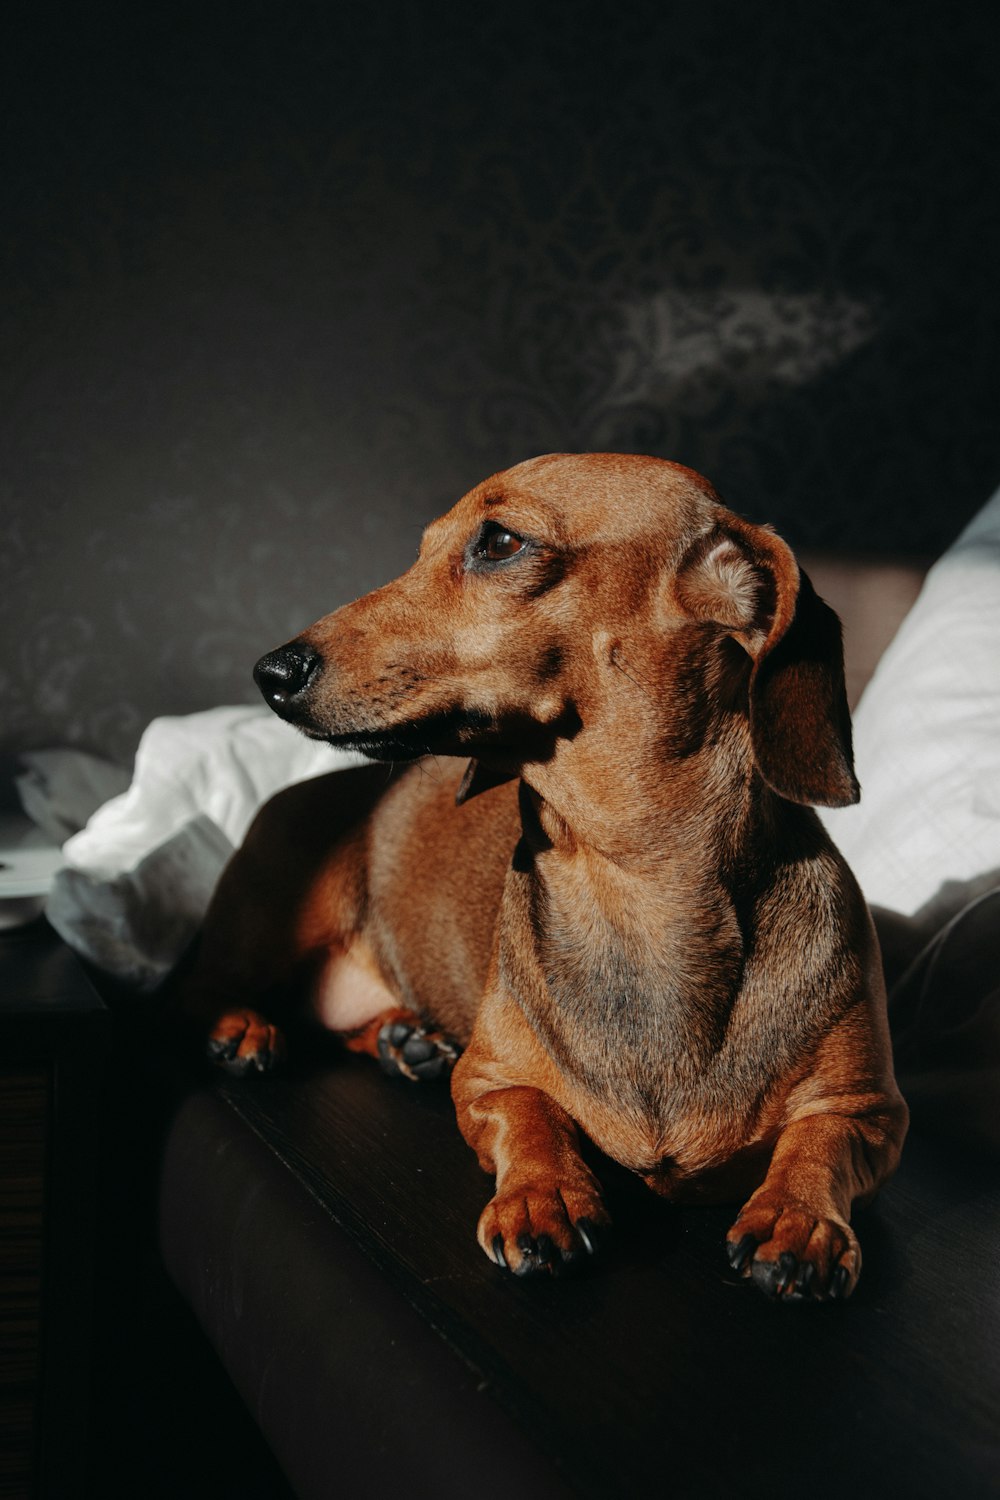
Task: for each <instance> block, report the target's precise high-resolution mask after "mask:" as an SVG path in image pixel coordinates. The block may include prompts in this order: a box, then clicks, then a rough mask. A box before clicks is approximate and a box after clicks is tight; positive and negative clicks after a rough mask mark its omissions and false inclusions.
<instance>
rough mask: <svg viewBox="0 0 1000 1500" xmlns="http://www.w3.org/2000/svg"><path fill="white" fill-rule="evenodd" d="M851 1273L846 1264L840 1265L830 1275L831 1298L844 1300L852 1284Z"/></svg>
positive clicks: (838, 1300) (835, 1300) (836, 1300)
mask: <svg viewBox="0 0 1000 1500" xmlns="http://www.w3.org/2000/svg"><path fill="white" fill-rule="evenodd" d="M850 1280H851V1273H850V1271H849V1270H848V1269H847V1267H846V1266H838V1267H837V1269H836V1270H835V1271H834V1273H833V1275H832V1276H831V1277H830V1298H831V1300H832V1301H834V1302H842V1301H843V1300H844V1298H845V1297H846V1296H847V1288H848V1286H849V1284H850Z"/></svg>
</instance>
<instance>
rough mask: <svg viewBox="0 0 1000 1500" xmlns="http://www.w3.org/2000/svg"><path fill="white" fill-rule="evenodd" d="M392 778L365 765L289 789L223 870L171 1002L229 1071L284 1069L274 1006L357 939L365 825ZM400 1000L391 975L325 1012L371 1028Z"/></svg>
mask: <svg viewBox="0 0 1000 1500" xmlns="http://www.w3.org/2000/svg"><path fill="white" fill-rule="evenodd" d="M385 785H386V772H385V769H384V767H374V766H365V767H358V768H356V769H353V770H346V771H337V772H334V773H333V774H332V775H330V776H321V777H317V778H315V779H314V780H312V781H306V782H300V783H297V784H296V785H294V786H291V787H288V788H286V789H285V790H284V791H283V792H279V793H278V795H277V796H275V797H273V798H272V799H271V801H270V802H268V803H267V804H266V805H265V806H264V807H263V808H262V809H261V811H260V812H259V813H258V815H257V818H256V819H255V821H254V823H253V825H252V826H251V828H250V830H249V832H248V833H247V836H246V839H245V840H244V843H243V845H242V846H241V848H240V849H238V850H237V852H236V853H235V854H234V855H233V858H232V859H231V860H230V862H229V864H228V865H227V867H226V869H225V870H224V871H223V874H222V877H221V879H220V881H219V884H218V887H217V889H216V891H215V894H214V896H213V898H212V903H211V906H210V908H209V911H208V914H207V916H206V919H205V925H204V929H203V932H202V934H201V937H200V940H199V943H198V947H197V951H196V953H195V954H194V957H193V961H192V962H191V963H190V964H189V965H188V966H187V972H186V973H184V974H181V975H179V976H178V980H177V983H176V985H175V986H174V997H173V1002H172V1003H173V1008H174V1010H175V1012H176V1013H177V1014H178V1015H179V1016H181V1017H182V1018H186V1019H187V1021H188V1022H189V1023H193V1024H195V1025H196V1026H197V1027H198V1029H199V1030H200V1031H201V1032H202V1034H203V1035H204V1036H205V1037H206V1041H207V1050H208V1055H209V1056H210V1057H211V1058H212V1060H213V1061H214V1062H216V1063H218V1064H219V1065H220V1066H222V1067H224V1068H225V1069H226V1070H227V1071H228V1072H231V1073H238V1074H243V1073H254V1072H267V1071H268V1070H269V1069H270V1068H271V1067H273V1066H274V1064H275V1062H277V1061H278V1060H279V1059H280V1058H281V1056H282V1055H283V1052H284V1041H283V1038H282V1034H281V1031H280V1029H279V1027H278V1026H277V1025H275V1024H274V1017H273V1016H272V1015H271V1014H270V1013H269V1012H270V1011H271V1009H272V1007H274V1006H277V1008H278V1009H279V1011H281V1010H288V1009H290V1008H291V1006H292V1005H293V1004H295V1003H298V1004H301V1003H302V1002H303V995H304V992H306V991H308V989H309V986H308V984H306V982H305V981H306V979H307V978H308V976H309V974H310V972H312V973H314V972H315V970H316V969H317V968H318V967H322V966H323V965H324V964H326V963H327V962H328V959H329V955H330V954H331V953H333V952H335V951H336V952H342V951H344V950H345V949H347V948H348V947H349V946H350V944H351V943H352V941H353V937H354V934H355V932H356V929H357V925H358V912H359V908H360V904H361V900H362V894H361V892H362V885H363V879H364V875H363V869H364V866H363V861H362V859H361V858H360V856H358V855H356V854H355V844H358V843H360V838H361V835H360V832H357V831H356V830H358V829H359V828H360V825H361V823H362V820H363V819H364V817H365V815H366V813H367V812H368V811H370V809H371V808H372V807H373V806H374V805H375V803H376V802H377V801H378V799H379V797H380V796H381V795H382V793H383V792H384V790H385ZM365 977H366V976H365V973H364V972H362V974H361V978H362V979H364V978H365ZM328 989H329V986H327V990H328ZM392 998H393V997H392V996H391V995H389V993H388V991H387V990H386V988H385V986H384V985H383V984H380V983H379V984H374V983H373V984H372V985H370V986H367V987H365V988H364V989H363V991H362V992H361V993H360V995H359V994H358V986H357V985H355V986H350V985H346V986H344V985H342V986H341V987H340V989H339V991H338V992H337V994H336V996H335V998H334V999H333V1000H332V1001H331V1000H330V999H329V998H328V999H327V1003H326V1007H325V1010H324V1013H323V1015H322V1017H321V1019H322V1020H323V1022H324V1024H325V1025H327V1026H328V1027H330V1028H331V1029H332V1030H348V1029H351V1028H354V1027H360V1026H362V1025H364V1024H366V1023H367V1022H368V1020H369V1019H370V1018H371V1017H372V1016H373V1015H376V1014H377V1013H378V1012H380V1011H383V1010H385V1009H386V1008H387V1006H389V1005H391V1004H392ZM279 1019H280V1015H279Z"/></svg>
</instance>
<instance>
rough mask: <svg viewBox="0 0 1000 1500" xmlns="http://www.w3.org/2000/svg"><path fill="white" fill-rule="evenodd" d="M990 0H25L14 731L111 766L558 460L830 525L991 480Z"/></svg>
mask: <svg viewBox="0 0 1000 1500" xmlns="http://www.w3.org/2000/svg"><path fill="white" fill-rule="evenodd" d="M998 30H1000V28H998V20H997V8H996V7H986V6H980V5H971V4H968V5H964V4H953V5H950V6H948V5H938V6H935V5H919V6H913V7H905V6H901V5H898V4H892V5H890V4H886V3H872V4H869V5H867V6H865V7H863V8H862V7H860V6H857V7H856V6H854V5H851V4H842V5H837V6H833V5H830V6H827V5H823V4H819V5H812V6H795V5H790V4H774V5H768V6H763V5H756V4H752V3H747V0H703V3H698V4H695V3H681V0H674V3H669V0H661V3H652V0H642V3H633V4H628V3H622V4H620V5H618V6H617V7H612V6H610V5H597V4H578V5H576V6H569V5H556V4H543V3H536V4H534V5H531V6H529V5H526V4H521V3H519V0H515V3H511V4H507V5H503V6H497V7H493V8H490V9H488V10H484V11H482V12H481V11H480V8H478V7H472V6H458V5H448V4H433V3H430V0H427V3H417V0H409V3H404V0H394V3H383V4H381V5H370V6H365V5H360V4H350V3H345V4H336V5H335V4H323V3H314V4H291V3H289V4H284V5H280V6H279V5H276V4H271V3H267V4H265V3H247V4H244V5H243V6H241V7H240V8H239V9H236V8H235V7H229V6H227V5H221V4H217V5H198V6H194V5H186V4H183V3H179V4H177V5H174V6H171V7H163V6H153V5H148V6H144V5H142V4H137V5H136V6H132V7H121V6H108V7H107V8H104V9H102V7H101V6H100V5H97V6H88V7H75V6H73V7H71V6H68V5H67V6H65V7H64V8H63V10H62V12H61V13H60V14H59V24H56V25H54V24H52V15H51V14H50V13H48V12H46V13H45V15H44V16H43V15H42V12H41V9H40V8H39V7H35V6H28V5H24V6H23V7H21V8H20V10H18V8H17V7H16V6H15V8H14V19H13V21H12V22H11V23H9V31H10V39H11V44H10V45H8V46H6V47H5V48H4V49H3V50H4V66H5V68H6V69H7V71H8V75H9V76H8V77H7V78H6V80H5V85H4V98H5V99H6V100H7V109H8V110H9V112H10V116H11V120H12V123H13V129H12V131H11V141H12V147H13V149H12V152H11V159H10V161H9V163H8V166H7V168H6V169H5V178H4V182H5V187H4V195H5V199H6V206H7V212H6V213H5V214H4V224H5V230H4V234H5V240H6V247H7V248H6V257H5V275H4V285H3V309H2V316H3V331H4V335H5V348H6V350H7V353H6V356H5V359H4V361H3V370H2V378H3V381H4V390H3V401H2V410H0V424H2V429H3V455H4V459H3V470H2V475H0V507H2V512H3V517H4V546H3V549H2V552H0V640H2V643H3V653H2V657H0V703H2V723H0V731H2V737H0V746H2V747H3V748H4V749H6V750H7V751H16V750H17V749H19V748H24V747H27V746H37V745H42V744H53V743H71V744H77V745H80V746H83V747H86V748H89V749H92V750H97V751H100V752H102V753H104V754H110V755H112V756H114V757H116V758H118V759H120V760H122V761H127V760H128V758H129V757H130V755H131V753H132V752H133V750H134V747H135V744H136V741H137V739H138V736H139V734H140V732H141V730H142V728H143V726H144V725H145V723H146V722H148V720H149V719H150V718H152V717H153V716H154V715H157V714H162V713H177V712H188V711H191V710H195V709H198V708H203V707H207V706H210V705H212V704H216V703H221V702H233V701H241V700H247V699H252V697H253V688H252V684H251V683H250V681H249V671H250V667H251V666H252V663H253V662H254V660H255V659H256V658H257V656H259V655H260V654H261V653H262V652H263V651H264V650H266V649H269V648H270V647H272V646H273V645H276V644H278V643H279V642H280V641H282V640H284V639H287V638H288V637H289V636H291V635H293V634H295V633H296V632H297V631H298V630H299V629H300V628H302V627H303V626H305V625H306V624H308V623H309V622H310V621H311V620H313V619H314V618H316V617H317V616H318V615H320V614H322V613H325V612H326V611H328V610H329V609H332V608H334V607H335V606H336V605H337V604H339V603H342V602H343V601H344V600H346V599H348V598H350V597H353V596H354V595H356V594H358V593H361V592H363V591H364V590H366V589H368V588H370V587H372V586H374V585H375V584H377V583H379V582H381V581H383V580H384V579H385V578H387V577H389V576H391V575H392V574H393V573H395V572H397V571H399V570H400V569H401V568H402V567H404V566H405V565H406V564H407V563H408V561H409V560H410V559H411V558H412V556H413V555H414V552H415V549H416V546H417V543H418V540H419V534H420V530H421V528H422V526H423V525H424V524H425V523H426V521H427V520H429V519H430V518H431V517H432V516H433V515H435V514H437V513H438V512H439V511H440V510H442V509H443V508H444V507H445V506H446V505H448V504H449V503H450V502H451V501H452V500H453V499H455V498H456V497H457V496H458V495H459V494H460V493H462V492H463V491H464V490H465V489H466V488H468V487H469V486H470V485H471V484H473V483H475V482H477V481H478V480H479V479H481V478H483V477H484V476H485V475H487V474H488V473H490V472H492V471H494V470H495V469H497V468H501V467H504V466H506V465H508V464H510V463H513V462H516V461H518V460H519V459H521V458H525V457H528V456H530V455H532V454H534V453H539V452H546V451H552V450H567V449H601V448H612V449H623V450H631V451H645V452H652V453H659V454H662V455H663V456H665V457H671V458H676V459H679V460H681V461H682V462H685V463H688V464H691V465H693V466H694V467H696V468H699V469H701V470H703V471H704V472H705V473H707V474H708V475H709V477H710V478H712V480H713V481H714V482H715V483H716V484H717V485H718V487H719V488H720V489H721V491H722V492H723V494H724V495H725V496H726V498H727V500H728V501H729V503H730V504H731V505H733V506H734V508H736V509H738V510H741V511H744V512H745V513H747V514H749V515H751V516H753V517H754V518H755V519H759V520H770V521H772V522H774V523H775V524H776V525H777V526H778V528H779V529H780V530H781V531H782V532H783V533H784V534H785V535H787V536H788V537H789V539H790V540H792V541H793V542H794V543H797V544H800V545H805V546H808V547H810V548H817V547H824V548H831V549H834V550H838V551H859V550H860V551H864V552H873V553H890V552H892V553H899V552H903V553H912V554H927V553H932V552H935V551H938V550H940V549H941V548H942V547H943V546H945V545H946V544H947V543H948V542H949V541H950V540H951V538H952V537H953V536H954V535H955V533H956V532H957V530H958V529H959V527H960V525H961V524H962V522H963V521H964V520H965V519H967V518H968V516H969V515H971V513H972V512H973V511H974V510H975V509H976V508H977V507H978V506H979V505H980V504H981V503H982V502H983V501H984V500H985V499H986V497H987V495H988V494H989V493H990V492H991V490H992V489H993V488H995V486H996V484H997V482H998V481H1000V433H998V427H997V396H998V393H1000V379H998V366H997V346H998V338H997V335H998V323H1000V319H998V293H997V279H998V275H997V268H998V266H1000V212H998V209H1000V192H998V184H997V166H996V163H997V160H998V146H1000V140H998V130H997V123H998V110H997V103H996V97H997V89H996V79H997V63H998V61H1000V58H998V49H997V39H998Z"/></svg>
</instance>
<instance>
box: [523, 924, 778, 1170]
mask: <svg viewBox="0 0 1000 1500" xmlns="http://www.w3.org/2000/svg"><path fill="white" fill-rule="evenodd" d="M697 912H698V917H697V921H693V922H692V921H691V920H689V919H688V916H687V914H686V913H680V914H677V915H675V916H673V917H671V914H670V913H669V911H667V912H666V913H664V911H663V909H662V908H660V909H658V911H657V912H656V913H655V915H654V916H648V917H647V920H645V921H644V920H643V919H642V917H643V914H642V912H641V911H636V910H633V912H632V913H630V919H629V920H627V921H623V922H618V921H613V920H610V919H609V918H608V916H607V914H606V913H602V912H601V911H600V910H599V909H597V908H596V907H595V906H593V905H591V906H589V907H587V908H586V909H584V908H581V906H580V904H579V903H576V904H575V907H574V910H573V911H572V912H568V911H566V910H565V909H562V908H560V905H559V903H558V902H556V901H553V900H548V901H546V902H545V903H544V911H542V910H536V913H535V916H536V922H535V934H536V942H535V966H537V967H535V966H532V967H534V973H533V974H531V973H528V972H524V971H522V976H521V978H522V982H521V983H520V984H518V985H517V987H516V992H517V993H518V997H519V1000H520V1003H521V1005H522V1008H523V1009H524V1010H525V1012H526V1014H527V1017H528V1020H529V1021H530V1023H531V1025H532V1027H533V1029H534V1031H535V1034H536V1035H537V1036H538V1037H539V1038H540V1040H541V1041H542V1042H543V1043H544V1045H545V1047H546V1049H547V1051H548V1052H549V1054H550V1056H551V1057H552V1059H553V1061H554V1062H555V1063H556V1064H557V1066H558V1068H559V1071H560V1073H561V1075H562V1077H563V1079H564V1081H565V1084H566V1093H567V1107H569V1108H570V1112H571V1113H572V1114H574V1116H575V1118H577V1119H578V1120H579V1122H580V1123H581V1124H582V1125H583V1127H584V1129H585V1130H587V1132H588V1134H589V1135H591V1136H592V1138H593V1139H594V1140H595V1141H596V1143H597V1144H598V1145H599V1146H600V1147H602V1149H604V1150H605V1151H607V1152H608V1154H610V1155H612V1156H614V1157H616V1158H617V1159H618V1160H621V1161H623V1162H625V1164H626V1165H628V1166H630V1167H633V1168H635V1169H637V1170H640V1171H644V1172H646V1171H652V1170H655V1169H657V1168H659V1166H660V1164H661V1163H663V1162H669V1163H673V1164H676V1165H677V1169H678V1170H679V1172H680V1173H681V1174H682V1175H683V1174H685V1173H687V1172H689V1171H690V1172H695V1173H697V1172H700V1171H702V1170H703V1169H704V1168H705V1167H706V1166H707V1165H710V1164H716V1163H718V1162H720V1161H722V1160H724V1159H726V1158H728V1157H729V1156H731V1155H732V1154H733V1152H734V1151H737V1150H740V1149H742V1148H743V1146H744V1145H745V1143H746V1142H747V1141H748V1140H750V1139H752V1138H753V1137H754V1135H755V1133H756V1131H757V1127H758V1123H759V1119H760V1114H761V1109H762V1105H763V1102H764V1100H765V1099H766V1098H767V1097H768V1095H769V1094H770V1093H771V1091H772V1090H773V1087H774V1085H775V1081H776V1080H777V1079H779V1078H780V1077H781V1075H782V1072H783V1070H785V1069H787V1066H788V1057H789V1053H790V1051H794V1050H795V1049H796V1048H797V1046H798V1043H799V1040H800V1039H798V1038H796V1037H794V1036H791V1035H788V1034H785V1035H783V1036H781V1037H779V1036H778V1033H777V1030H776V1029H775V1031H774V1032H773V1034H772V1035H771V1037H770V1038H769V1039H768V1041H767V1044H766V1045H762V1046H761V1047H760V1048H757V1047H754V1046H749V1047H748V1046H746V1045H743V1043H742V1041H741V1042H740V1044H738V1045H737V1044H734V1035H733V1033H734V1017H738V1016H739V1014H740V1007H741V1005H743V1004H744V1001H745V998H746V990H747V984H748V963H749V964H750V967H751V968H752V959H751V960H748V956H747V953H746V949H745V944H744V939H743V935H742V932H741V929H740V926H739V923H738V922H737V920H736V917H735V914H734V913H733V911H732V908H731V907H729V906H728V905H727V903H726V902H725V900H723V899H722V898H719V899H715V900H713V901H710V902H704V901H703V902H701V903H700V904H699V905H698V908H697ZM543 917H544V920H542V918H543ZM754 983H756V980H754ZM737 1029H738V1028H737Z"/></svg>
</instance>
